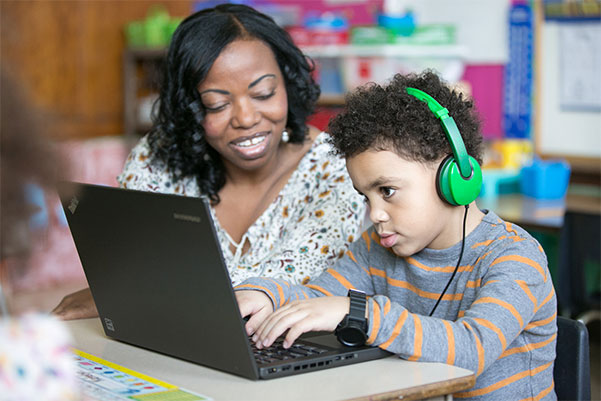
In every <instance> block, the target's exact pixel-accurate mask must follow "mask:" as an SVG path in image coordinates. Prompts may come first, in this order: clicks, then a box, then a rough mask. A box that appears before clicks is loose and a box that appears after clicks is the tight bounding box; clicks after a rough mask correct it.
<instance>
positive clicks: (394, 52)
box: [123, 45, 466, 140]
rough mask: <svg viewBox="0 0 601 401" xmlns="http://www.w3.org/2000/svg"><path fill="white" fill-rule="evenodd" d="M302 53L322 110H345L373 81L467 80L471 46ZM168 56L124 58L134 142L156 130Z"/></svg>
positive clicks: (128, 54) (135, 52)
mask: <svg viewBox="0 0 601 401" xmlns="http://www.w3.org/2000/svg"><path fill="white" fill-rule="evenodd" d="M302 50H303V52H304V53H305V54H306V55H308V56H309V57H311V58H313V59H314V60H315V62H316V64H317V69H318V72H319V74H320V76H321V82H320V84H321V87H322V96H321V97H320V99H319V101H318V106H319V107H318V111H320V110H321V111H323V110H324V109H328V108H335V107H340V106H342V105H343V104H344V93H345V92H346V91H347V90H350V89H352V88H353V87H355V86H357V85H360V84H363V83H365V82H368V81H376V82H381V81H384V80H385V79H387V78H389V77H391V76H392V75H393V74H394V73H396V72H402V73H407V72H412V71H415V72H418V71H421V70H423V69H425V68H434V69H436V70H438V71H439V72H440V73H441V74H442V76H443V78H445V80H447V81H449V82H455V81H457V80H458V79H460V78H461V76H462V75H463V66H464V64H463V60H464V57H465V55H466V49H465V47H463V46H459V45H422V46H417V45H379V46H368V45H331V46H307V47H302ZM165 55H166V50H165V49H144V48H136V49H133V48H132V49H127V50H126V51H125V53H124V56H123V97H124V118H125V121H124V127H125V134H126V136H128V137H129V138H130V139H132V140H134V139H137V137H138V136H139V135H141V134H143V133H145V132H147V131H148V130H149V129H150V127H151V122H150V109H151V104H152V102H153V100H154V99H156V96H157V88H158V82H159V79H160V70H161V64H162V62H163V60H164V58H165ZM334 80H338V81H339V82H336V83H333V82H334ZM326 122H327V121H326ZM320 128H323V127H320Z"/></svg>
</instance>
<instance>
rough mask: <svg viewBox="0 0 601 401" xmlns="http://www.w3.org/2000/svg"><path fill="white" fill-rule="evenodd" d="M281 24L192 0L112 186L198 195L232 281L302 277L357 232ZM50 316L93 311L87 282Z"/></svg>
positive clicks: (300, 63)
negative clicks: (149, 114)
mask: <svg viewBox="0 0 601 401" xmlns="http://www.w3.org/2000/svg"><path fill="white" fill-rule="evenodd" d="M311 72H312V66H311V65H310V64H309V63H308V62H307V60H306V58H305V56H304V55H303V54H302V52H301V51H300V50H299V49H298V48H297V47H296V46H295V45H294V44H293V42H292V40H291V39H290V37H289V35H288V34H287V33H286V32H285V31H284V30H283V29H281V28H280V27H278V26H277V25H276V24H275V23H274V22H273V20H272V19H271V18H269V17H268V16H265V15H263V14H261V13H259V12H257V11H255V10H253V9H252V8H250V7H247V6H243V5H234V4H223V5H219V6H217V7H215V8H212V9H207V10H202V11H200V12H198V13H196V14H193V15H191V16H190V17H188V18H187V19H186V20H184V21H183V22H182V23H181V25H180V26H179V27H178V29H177V30H176V32H175V34H174V36H173V39H172V42H171V45H170V48H169V51H168V55H167V60H166V68H165V74H164V80H163V86H162V89H161V93H160V105H159V109H158V115H157V116H156V119H155V126H154V128H153V130H152V131H151V132H150V133H149V134H148V135H147V136H146V137H144V138H142V140H141V141H140V142H139V143H138V145H137V146H136V147H135V148H134V149H133V151H132V152H131V154H130V156H129V158H128V160H127V162H126V165H125V169H124V171H123V173H122V174H121V175H120V176H119V177H118V180H119V183H120V185H121V186H123V187H125V188H130V189H141V190H147V191H157V192H164V193H172V194H181V195H186V196H208V197H209V199H210V200H211V205H212V214H213V218H214V220H215V224H216V231H217V234H218V237H219V240H220V243H221V247H222V249H223V252H224V256H225V260H226V262H227V265H228V269H229V272H230V278H231V279H232V283H233V284H237V283H239V282H241V281H243V280H245V279H246V278H249V277H253V276H266V277H278V278H285V279H287V280H291V281H293V282H295V283H300V282H306V281H308V279H309V278H310V277H312V276H316V275H318V274H319V273H320V272H321V271H323V270H324V269H326V268H327V267H329V266H330V265H332V264H333V262H334V261H335V260H336V259H338V258H339V257H340V256H341V255H342V254H343V253H344V252H345V250H346V247H347V245H348V243H350V242H351V241H353V239H354V238H356V237H357V234H358V232H359V230H360V228H361V224H362V223H363V216H364V205H363V202H362V200H361V198H360V197H359V196H358V194H357V193H356V192H355V191H354V189H353V188H352V183H351V182H350V179H349V178H348V175H347V173H346V168H345V165H344V161H343V160H342V159H340V158H338V157H335V156H333V154H332V153H331V147H330V145H329V144H327V143H326V141H325V139H326V134H325V133H320V132H319V131H318V130H317V129H315V128H313V127H308V126H307V125H306V120H307V118H308V117H309V116H310V115H311V113H312V112H313V107H314V105H315V102H316V100H317V98H318V96H319V88H318V87H317V85H316V84H315V82H314V81H313V78H312V77H311ZM54 313H56V314H58V315H59V316H61V317H63V318H65V319H70V318H81V317H89V316H95V315H96V314H97V312H96V311H95V308H94V306H93V302H92V298H91V295H90V292H89V290H88V289H86V290H82V291H79V292H77V293H75V294H71V295H70V296H67V297H66V298H65V299H63V301H61V304H59V306H58V307H57V308H56V309H55V310H54Z"/></svg>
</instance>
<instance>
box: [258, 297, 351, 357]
mask: <svg viewBox="0 0 601 401" xmlns="http://www.w3.org/2000/svg"><path fill="white" fill-rule="evenodd" d="M349 302H350V301H349V298H348V297H319V298H311V299H306V300H302V301H294V302H291V303H289V304H286V305H284V306H282V307H281V308H280V309H278V310H277V311H275V312H274V313H272V314H271V315H269V316H268V317H267V318H266V319H265V320H264V321H263V323H262V324H261V325H260V326H259V328H258V329H257V331H256V333H255V335H254V336H253V341H254V342H255V343H256V345H257V347H258V348H263V347H269V346H270V345H271V344H273V342H274V341H275V340H276V339H277V338H278V337H279V336H280V335H282V334H283V333H284V332H285V331H286V330H288V333H287V334H286V337H285V339H284V348H289V347H290V346H291V345H292V344H293V343H294V341H295V340H296V339H297V338H298V337H299V336H300V335H301V334H303V333H306V332H309V331H334V330H335V329H336V326H337V325H338V323H340V322H341V321H342V319H343V318H344V316H346V314H347V313H348V311H349Z"/></svg>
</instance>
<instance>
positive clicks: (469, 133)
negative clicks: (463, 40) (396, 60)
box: [328, 70, 483, 163]
mask: <svg viewBox="0 0 601 401" xmlns="http://www.w3.org/2000/svg"><path fill="white" fill-rule="evenodd" d="M408 87H411V88H416V89H419V90H421V91H423V92H426V93H427V94H429V95H430V96H432V97H433V98H434V99H436V100H437V101H438V103H440V104H441V105H442V106H443V107H446V108H447V109H448V110H449V115H450V116H451V117H453V119H454V120H455V123H456V124H457V127H458V128H459V132H461V136H462V138H463V141H464V143H465V148H466V150H467V152H468V154H469V155H470V156H472V157H474V158H475V159H476V160H477V161H478V162H479V163H482V152H483V147H482V135H481V133H480V120H479V117H478V115H477V113H476V111H475V109H474V104H473V101H472V100H471V99H468V98H466V97H465V95H464V94H462V93H460V92H459V91H457V90H453V89H452V88H451V87H450V86H449V85H448V84H446V83H445V82H443V81H442V80H441V79H440V77H439V76H438V75H437V74H436V73H435V72H433V71H432V70H426V71H424V72H422V73H421V74H407V75H401V74H397V75H395V76H394V77H393V78H392V80H391V81H390V82H389V83H387V84H385V85H378V84H375V83H370V84H367V85H365V86H362V87H359V88H357V89H356V90H355V91H353V92H351V93H350V94H349V95H347V97H346V106H345V108H344V110H343V111H342V112H341V113H340V114H338V115H337V116H336V117H334V118H333V119H332V120H331V121H330V123H329V125H328V132H329V133H330V135H331V136H330V139H329V141H330V143H331V144H332V145H333V146H334V148H335V151H336V153H337V154H340V155H342V156H344V157H345V158H348V157H352V156H355V155H357V154H359V153H361V152H364V151H366V150H368V149H376V150H393V151H394V152H395V153H396V154H398V155H399V156H401V157H403V158H405V159H407V160H413V161H418V162H423V163H433V162H437V161H439V160H440V159H442V158H444V157H446V156H447V155H449V154H451V153H452V150H451V145H450V144H449V141H448V140H447V138H446V134H445V132H444V129H443V128H442V125H441V123H440V121H439V120H438V119H437V118H436V117H435V116H434V114H433V113H432V112H431V111H430V109H429V108H428V105H427V104H426V103H424V102H422V101H421V100H418V99H417V98H415V97H414V96H412V95H409V94H408V93H407V92H406V88H408ZM391 147H392V149H391Z"/></svg>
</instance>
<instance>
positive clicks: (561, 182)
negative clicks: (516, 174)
mask: <svg viewBox="0 0 601 401" xmlns="http://www.w3.org/2000/svg"><path fill="white" fill-rule="evenodd" d="M570 171H571V169H570V165H569V164H568V162H566V161H565V160H539V159H535V160H534V161H533V163H532V165H530V166H525V167H522V170H521V176H520V189H521V191H522V193H523V194H524V195H526V196H530V197H532V198H537V199H560V198H563V197H564V196H565V194H566V192H567V190H568V184H569V182H570Z"/></svg>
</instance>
